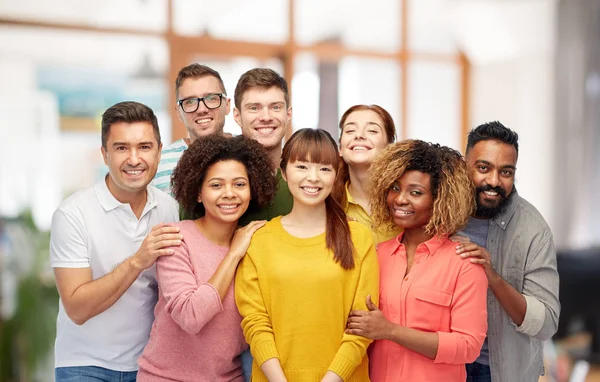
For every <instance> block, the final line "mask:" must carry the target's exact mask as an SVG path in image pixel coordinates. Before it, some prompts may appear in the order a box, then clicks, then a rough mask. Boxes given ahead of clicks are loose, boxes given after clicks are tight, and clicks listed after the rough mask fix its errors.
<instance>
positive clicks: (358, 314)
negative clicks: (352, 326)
mask: <svg viewBox="0 0 600 382" xmlns="http://www.w3.org/2000/svg"><path fill="white" fill-rule="evenodd" d="M367 313H368V312H366V311H364V310H352V311H351V312H350V314H349V315H348V317H362V316H365V315H366V314H367Z"/></svg>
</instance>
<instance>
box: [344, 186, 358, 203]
mask: <svg viewBox="0 0 600 382" xmlns="http://www.w3.org/2000/svg"><path fill="white" fill-rule="evenodd" d="M349 184H350V182H346V184H345V185H344V188H345V189H346V200H347V201H348V203H352V204H358V203H356V201H355V200H354V198H353V197H352V194H350V190H348V185H349Z"/></svg>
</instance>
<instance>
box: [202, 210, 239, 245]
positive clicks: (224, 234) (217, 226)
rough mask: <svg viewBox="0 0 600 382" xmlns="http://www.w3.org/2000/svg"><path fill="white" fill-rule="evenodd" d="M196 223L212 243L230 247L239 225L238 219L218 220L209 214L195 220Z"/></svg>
mask: <svg viewBox="0 0 600 382" xmlns="http://www.w3.org/2000/svg"><path fill="white" fill-rule="evenodd" d="M194 223H195V224H196V227H198V229H199V230H200V232H202V234H203V235H204V236H206V238H207V239H208V240H209V241H210V242H211V243H214V244H216V245H218V246H221V247H229V246H230V245H231V239H232V238H233V234H234V233H235V230H236V229H237V227H238V222H237V220H236V221H234V222H231V223H225V222H222V221H217V220H216V219H214V218H212V217H211V216H208V215H205V216H203V217H201V218H199V219H196V220H194Z"/></svg>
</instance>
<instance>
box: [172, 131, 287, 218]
mask: <svg viewBox="0 0 600 382" xmlns="http://www.w3.org/2000/svg"><path fill="white" fill-rule="evenodd" d="M225 160H235V161H238V162H240V163H241V164H243V165H244V167H246V171H247V172H248V180H249V182H250V194H251V196H252V199H251V200H250V205H249V206H248V211H256V210H258V209H259V208H261V207H264V206H266V205H267V204H268V203H269V202H270V201H271V200H272V199H273V197H274V196H275V191H276V190H277V177H276V175H275V169H274V168H273V165H272V163H271V161H270V160H269V155H268V153H267V152H266V151H265V149H264V148H263V147H262V145H261V144H260V143H258V142H257V141H255V140H253V139H250V138H246V137H244V136H241V135H240V136H237V137H233V138H225V137H223V136H219V135H209V136H206V137H202V138H199V139H196V140H195V141H194V143H192V144H191V145H190V147H189V148H188V149H187V150H186V151H185V152H184V153H183V155H182V156H181V158H180V159H179V162H178V163H177V166H176V167H175V170H174V171H173V175H171V184H172V189H173V195H174V196H175V199H176V200H177V201H178V202H179V203H180V204H181V206H182V207H183V209H184V210H185V212H186V216H188V217H191V218H194V219H196V218H199V217H201V216H204V206H203V205H202V204H201V203H198V193H199V191H200V188H201V187H202V182H204V177H205V176H206V173H207V172H208V169H209V168H210V166H212V165H213V164H215V163H217V162H220V161H225Z"/></svg>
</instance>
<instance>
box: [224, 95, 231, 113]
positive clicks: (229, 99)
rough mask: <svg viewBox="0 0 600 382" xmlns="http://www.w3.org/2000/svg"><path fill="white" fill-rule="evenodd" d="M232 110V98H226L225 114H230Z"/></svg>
mask: <svg viewBox="0 0 600 382" xmlns="http://www.w3.org/2000/svg"><path fill="white" fill-rule="evenodd" d="M230 111H231V98H225V115H229V112H230Z"/></svg>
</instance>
